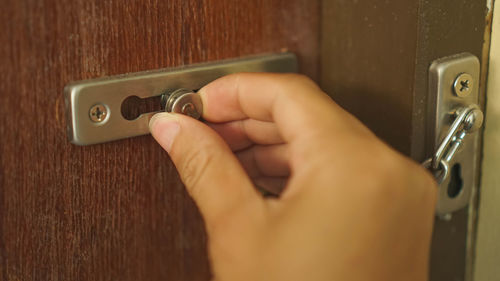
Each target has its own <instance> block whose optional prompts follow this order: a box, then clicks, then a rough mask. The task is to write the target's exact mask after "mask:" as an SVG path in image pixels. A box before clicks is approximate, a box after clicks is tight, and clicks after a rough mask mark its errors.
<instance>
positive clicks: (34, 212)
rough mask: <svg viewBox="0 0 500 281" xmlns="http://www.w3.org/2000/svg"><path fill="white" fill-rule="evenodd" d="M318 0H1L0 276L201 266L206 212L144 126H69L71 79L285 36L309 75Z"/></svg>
mask: <svg viewBox="0 0 500 281" xmlns="http://www.w3.org/2000/svg"><path fill="white" fill-rule="evenodd" d="M318 2H319V1H311V0H293V1H289V0H288V1H287V0H282V1H269V0H262V1H230V0H213V1H194V0H192V1H186V0H175V1H159V0H150V1H101V0H92V1H88V0H75V1H64V2H63V1H55V0H46V1H34V0H22V1H20V0H1V1H0V4H1V7H2V8H1V9H0V22H2V25H1V28H0V42H1V45H0V75H1V77H2V82H1V83H0V96H1V101H0V120H1V127H0V161H1V162H0V165H1V166H0V184H1V186H0V280H207V279H209V266H208V261H207V257H206V250H205V246H206V245H205V244H206V237H205V234H204V229H203V223H202V220H201V218H200V215H199V213H198V211H197V209H196V207H195V205H194V203H193V202H192V200H191V199H190V198H189V196H188V195H187V194H186V192H185V191H184V188H183V186H182V184H181V183H180V181H179V178H178V175H177V172H176V170H175V167H174V166H173V165H172V163H171V162H170V160H169V158H168V156H167V154H166V153H165V152H164V151H163V150H162V149H161V148H160V146H159V145H157V144H156V142H155V141H154V140H153V139H152V138H151V137H150V136H144V137H138V138H133V139H128V140H123V141H117V142H112V143H107V144H101V145H94V146H88V147H77V146H74V145H71V144H70V143H69V142H68V141H67V139H66V121H65V114H64V98H63V93H62V90H63V87H64V85H65V84H67V83H68V82H70V81H74V80H81V79H86V78H96V77H102V76H109V75H115V74H121V73H127V72H136V71H142V70H150V69H158V68H164V67H171V66H179V65H185V64H191V63H196V62H205V61H214V60H219V59H225V58H235V57H241V56H245V55H254V54H261V53H267V52H279V51H281V50H283V49H287V50H290V51H292V52H295V53H296V54H297V55H298V56H299V60H300V64H301V68H302V71H303V72H304V73H306V74H308V75H309V76H312V77H313V78H316V77H317V65H318V61H317V60H318V51H319V43H318V39H319V19H318V14H319V3H318Z"/></svg>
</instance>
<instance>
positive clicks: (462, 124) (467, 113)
mask: <svg viewBox="0 0 500 281" xmlns="http://www.w3.org/2000/svg"><path fill="white" fill-rule="evenodd" d="M456 115H457V118H456V119H455V121H453V124H452V125H451V127H450V130H449V131H448V133H447V134H446V137H445V138H444V140H443V141H442V142H441V145H439V148H438V149H437V151H436V153H435V154H434V156H433V157H432V158H429V159H427V160H426V161H425V162H424V163H423V164H422V165H423V166H424V167H426V168H427V169H429V170H430V171H431V172H432V173H433V175H434V177H435V178H436V180H437V182H438V183H439V184H441V183H442V182H444V181H445V180H446V179H447V178H448V177H449V175H450V174H449V170H450V168H449V166H450V164H449V163H450V161H451V160H453V157H454V156H455V154H456V153H457V151H458V150H459V148H460V146H461V145H462V143H463V141H464V138H465V136H466V135H468V134H471V133H474V132H476V131H477V130H478V129H479V128H481V126H482V125H483V119H484V115H483V112H482V111H481V109H479V107H478V106H477V105H476V104H472V105H470V106H469V107H467V108H461V109H459V110H457V112H456Z"/></svg>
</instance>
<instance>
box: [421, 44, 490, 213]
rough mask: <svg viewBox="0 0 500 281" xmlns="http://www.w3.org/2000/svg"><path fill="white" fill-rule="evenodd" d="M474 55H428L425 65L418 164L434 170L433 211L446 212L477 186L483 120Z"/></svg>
mask: <svg viewBox="0 0 500 281" xmlns="http://www.w3.org/2000/svg"><path fill="white" fill-rule="evenodd" d="M479 71H480V63H479V59H478V58H477V57H476V56H474V55H472V54H469V53H462V54H457V55H453V56H450V57H445V58H441V59H438V60H436V61H434V62H433V63H432V64H431V66H430V69H429V97H428V101H429V106H428V116H427V120H428V125H427V126H428V127H427V128H428V131H427V137H426V150H427V153H429V154H430V155H432V156H431V158H429V159H427V160H426V161H425V162H424V163H423V166H425V167H426V168H428V169H429V170H430V171H431V172H432V173H433V174H434V176H435V178H436V181H437V183H438V184H439V189H438V200H437V204H436V214H437V215H438V216H440V217H444V218H449V217H450V215H449V214H451V213H452V212H454V211H457V210H459V209H461V208H463V207H465V206H466V205H467V204H469V201H470V198H471V195H472V194H473V193H474V189H475V188H476V186H477V177H478V168H479V165H478V164H477V163H478V157H479V152H480V143H479V135H478V134H474V135H472V133H474V132H475V131H477V130H478V129H479V128H481V126H482V124H483V112H482V111H481V109H480V108H479V106H478V104H479V94H478V93H479V81H480V79H479Z"/></svg>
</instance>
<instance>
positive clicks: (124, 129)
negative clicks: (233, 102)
mask: <svg viewBox="0 0 500 281" xmlns="http://www.w3.org/2000/svg"><path fill="white" fill-rule="evenodd" d="M297 70H298V66H297V58H296V57H295V55H294V54H292V53H280V54H271V55H265V56H258V57H249V58H243V59H237V60H225V61H221V62H214V63H205V64H198V65H192V66H188V67H181V68H169V69H162V70H156V71H147V72H140V73H133V74H126V75H119V76H113V77H107V78H100V79H93V80H85V81H79V82H74V83H71V84H69V85H67V86H66V87H65V89H64V92H65V101H66V115H67V120H68V126H67V128H68V136H69V139H70V141H71V142H72V143H74V144H77V145H90V144H97V143H103V142H109V141H114V140H119V139H124V138H129V137H134V136H140V135H145V134H149V128H148V123H149V120H150V119H151V117H152V116H153V115H154V114H155V113H156V112H149V113H144V114H142V115H140V116H139V117H137V118H136V119H134V120H127V119H125V118H124V117H123V116H122V114H121V106H122V103H123V101H124V100H125V99H126V98H128V97H131V96H137V97H139V98H141V99H144V98H148V97H154V96H160V95H162V94H163V93H165V92H166V91H173V90H176V89H181V88H186V89H192V90H196V89H200V88H201V87H203V86H204V85H206V84H208V83H210V82H211V81H213V80H215V79H217V78H220V77H222V76H224V75H227V74H231V73H237V72H281V73H294V72H297Z"/></svg>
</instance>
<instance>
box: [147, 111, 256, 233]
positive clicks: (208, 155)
mask: <svg viewBox="0 0 500 281" xmlns="http://www.w3.org/2000/svg"><path fill="white" fill-rule="evenodd" d="M150 129H151V133H152V135H153V137H154V138H155V139H156V140H157V141H158V142H159V143H160V145H161V146H162V147H163V148H164V149H165V150H166V151H167V152H168V153H169V155H170V157H171V158H172V161H173V162H174V164H175V166H176V167H177V170H178V171H179V174H180V176H181V179H182V181H183V182H184V184H185V185H186V188H187V190H188V192H189V193H190V195H191V196H192V197H193V199H194V200H195V201H196V203H197V205H198V206H199V208H200V211H201V213H202V215H203V217H204V218H205V220H206V223H207V226H208V225H211V224H215V223H216V221H217V220H218V218H220V217H225V216H224V214H226V216H227V213H231V212H234V211H235V210H236V209H237V208H240V206H246V207H250V208H258V207H259V206H258V204H260V202H261V201H262V199H261V197H260V196H259V194H258V193H257V192H256V191H255V189H254V187H253V185H252V183H251V180H250V179H249V177H248V176H247V175H246V173H245V171H244V170H243V168H242V167H241V165H240V164H239V162H238V159H237V158H236V157H235V156H234V154H233V153H232V152H231V150H230V149H229V147H228V146H227V145H226V143H225V142H224V141H223V140H222V139H221V138H220V136H219V135H218V134H217V133H215V132H214V131H213V130H211V129H210V128H209V127H207V126H206V125H205V124H203V123H201V122H199V121H197V120H195V119H192V118H190V117H187V116H184V115H181V114H169V113H159V114H156V115H155V116H153V118H152V119H151V122H150Z"/></svg>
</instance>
